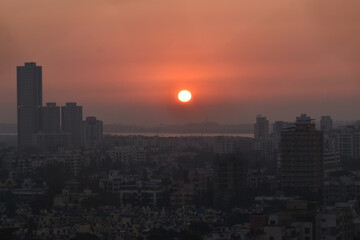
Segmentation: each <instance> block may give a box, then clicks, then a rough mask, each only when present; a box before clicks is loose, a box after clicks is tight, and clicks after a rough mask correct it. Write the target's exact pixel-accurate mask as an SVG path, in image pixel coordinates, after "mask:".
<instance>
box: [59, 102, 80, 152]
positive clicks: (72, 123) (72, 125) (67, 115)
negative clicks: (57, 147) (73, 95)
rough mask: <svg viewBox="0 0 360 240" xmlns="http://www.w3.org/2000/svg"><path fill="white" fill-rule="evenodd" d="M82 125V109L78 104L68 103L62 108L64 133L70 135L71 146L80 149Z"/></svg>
mask: <svg viewBox="0 0 360 240" xmlns="http://www.w3.org/2000/svg"><path fill="white" fill-rule="evenodd" d="M81 123H82V107H81V106H77V105H76V103H74V102H70V103H66V106H62V107H61V128H62V131H63V132H64V133H70V135H71V145H72V146H73V147H79V146H80V145H81Z"/></svg>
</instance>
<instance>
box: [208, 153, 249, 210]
mask: <svg viewBox="0 0 360 240" xmlns="http://www.w3.org/2000/svg"><path fill="white" fill-rule="evenodd" d="M246 184H247V162H246V160H245V159H244V158H243V157H242V156H241V155H240V154H234V153H233V154H230V153H228V154H216V155H215V160H214V197H215V199H214V201H215V204H217V203H220V202H221V203H222V204H226V203H227V202H229V201H232V199H234V198H236V196H237V194H239V191H240V190H242V189H244V188H245V187H246Z"/></svg>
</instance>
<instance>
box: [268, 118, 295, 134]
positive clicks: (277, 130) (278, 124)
mask: <svg viewBox="0 0 360 240" xmlns="http://www.w3.org/2000/svg"><path fill="white" fill-rule="evenodd" d="M292 127H294V123H290V122H284V121H275V123H274V124H273V134H274V135H276V136H278V135H279V136H280V134H281V132H282V131H284V130H285V129H287V128H292Z"/></svg>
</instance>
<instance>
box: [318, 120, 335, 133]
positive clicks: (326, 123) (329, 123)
mask: <svg viewBox="0 0 360 240" xmlns="http://www.w3.org/2000/svg"><path fill="white" fill-rule="evenodd" d="M332 128H333V120H332V119H331V117H330V116H321V120H320V130H321V131H329V130H331V129H332Z"/></svg>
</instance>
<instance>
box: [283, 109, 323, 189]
mask: <svg viewBox="0 0 360 240" xmlns="http://www.w3.org/2000/svg"><path fill="white" fill-rule="evenodd" d="M311 121H312V120H311V119H310V117H308V116H306V114H301V117H297V118H296V123H295V128H294V129H292V130H288V131H283V132H281V140H280V153H279V164H280V177H281V185H282V188H284V189H292V190H295V191H305V192H309V191H310V192H318V191H319V190H320V188H321V187H322V184H323V132H322V131H317V130H316V129H315V124H314V123H312V122H311Z"/></svg>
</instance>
